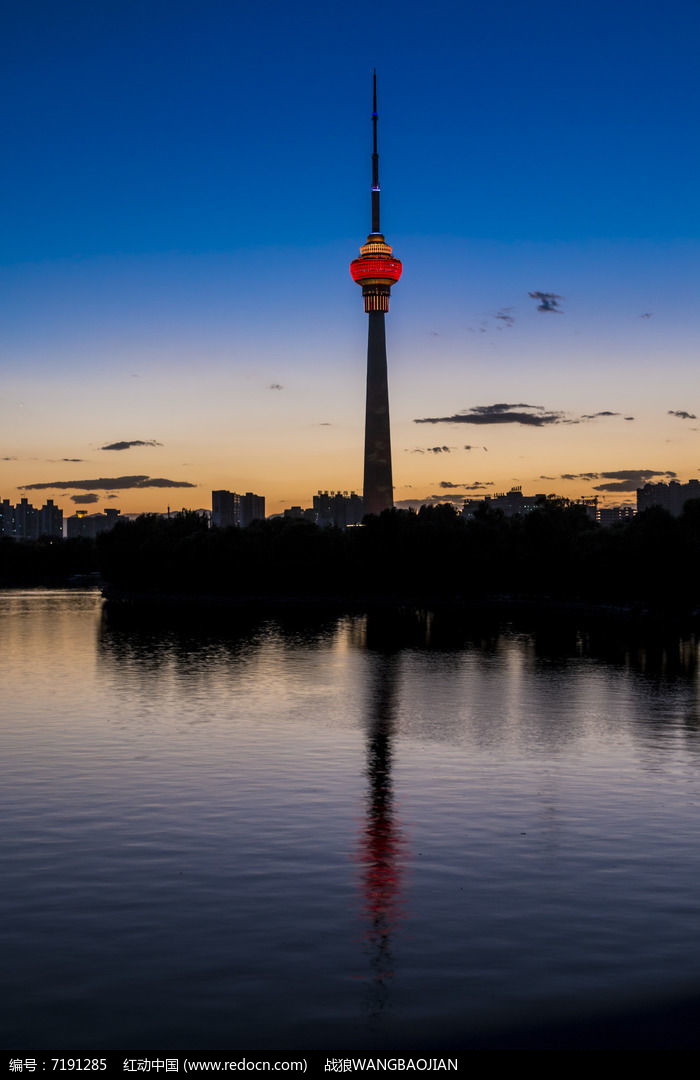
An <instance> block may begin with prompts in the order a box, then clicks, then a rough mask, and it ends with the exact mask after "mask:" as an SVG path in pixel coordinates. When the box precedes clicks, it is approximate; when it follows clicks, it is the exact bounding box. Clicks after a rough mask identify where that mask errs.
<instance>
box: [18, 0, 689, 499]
mask: <svg viewBox="0 0 700 1080" xmlns="http://www.w3.org/2000/svg"><path fill="white" fill-rule="evenodd" d="M699 48H700V0H669V2H667V3H664V4H661V3H658V2H654V3H645V2H644V0H636V2H635V3H628V2H627V0H612V2H611V0H607V2H606V3H602V2H599V0H591V2H589V3H586V4H585V5H570V4H554V3H549V2H547V0H545V2H543V3H540V4H538V5H532V4H530V3H525V2H524V0H523V2H521V0H513V2H506V3H501V4H495V5H492V6H490V7H488V8H487V7H486V6H484V5H477V4H469V3H464V2H460V3H453V2H450V0H436V2H434V3H433V4H432V5H431V6H430V7H428V6H427V5H425V4H423V3H421V4H417V3H414V2H412V0H402V2H401V3H397V2H395V0H383V2H382V3H374V4H373V3H368V2H366V0H355V2H353V3H352V4H338V3H332V2H330V3H329V2H328V0H326V2H324V3H317V2H316V0H311V2H309V3H305V4H304V5H296V4H290V3H288V2H287V0H286V2H280V0H270V2H268V3H265V4H257V5H252V4H249V3H245V4H244V3H242V2H239V0H227V2H223V0H197V2H196V3H195V2H190V0H99V2H98V3H94V0H91V2H89V3H88V2H83V0H64V2H63V3H61V4H56V3H55V0H25V2H24V3H22V4H14V5H5V6H4V9H3V14H2V16H0V83H2V87H1V89H2V93H1V94H0V100H1V101H2V102H3V106H2V108H3V118H2V126H3V143H4V147H5V150H6V163H5V166H4V168H3V170H2V172H1V173H0V196H1V197H0V206H1V207H2V215H3V218H4V221H3V227H2V230H1V236H0V284H1V289H0V328H1V329H0V366H1V370H2V380H1V381H2V387H3V395H2V398H3V400H2V424H1V425H0V498H9V499H10V500H11V501H13V502H15V501H18V499H19V498H20V497H22V496H26V497H28V498H29V500H30V502H34V504H35V505H41V504H42V503H43V502H44V501H45V499H46V498H53V499H54V501H55V502H57V503H58V505H59V506H62V507H63V508H64V512H65V513H67V514H70V513H73V512H74V511H75V510H76V509H81V508H86V509H88V510H103V509H104V508H105V507H110V506H111V507H117V508H119V509H120V510H121V511H122V513H136V512H143V511H163V510H165V509H166V508H167V507H168V506H171V507H173V508H180V507H182V506H185V507H189V508H199V507H207V506H210V505H211V491H212V489H217V488H226V489H229V490H232V491H239V492H245V491H254V492H257V493H259V494H262V495H265V496H266V499H267V512H268V513H278V512H280V511H281V510H282V509H283V508H284V507H287V506H292V505H302V506H310V505H311V500H312V496H313V494H314V493H315V492H316V491H318V490H319V489H321V490H348V491H350V490H355V491H360V490H361V486H362V455H363V428H364V393H365V385H364V380H365V365H366V336H367V318H366V316H365V314H364V311H363V305H362V298H361V291H360V289H359V288H358V287H357V286H356V285H355V284H354V283H353V281H352V279H351V278H350V274H349V269H348V267H349V263H350V260H351V259H352V258H354V257H355V256H356V255H357V254H358V251H359V246H360V244H362V243H363V242H364V241H365V239H366V235H367V232H368V231H369V228H370V178H371V172H370V169H371V160H370V154H371V119H370V117H371V80H372V70H373V69H374V68H375V67H376V70H377V83H378V95H379V103H378V104H379V150H380V181H381V187H382V228H383V231H384V233H385V236H386V238H387V240H388V242H389V243H390V244H392V246H393V249H394V253H395V255H397V256H398V257H399V258H400V259H401V260H402V261H403V265H404V272H403V276H402V279H401V281H400V282H399V283H398V284H397V285H396V286H395V288H394V289H393V290H392V298H391V310H390V313H389V315H388V316H387V349H388V361H389V391H390V403H391V417H392V446H393V468H394V485H395V500H396V503H397V505H407V504H408V502H410V501H413V502H421V501H436V500H443V499H453V500H455V499H456V500H458V501H460V502H461V500H462V498H464V496H465V495H483V494H489V493H497V492H499V491H504V490H508V489H509V488H510V487H511V486H512V485H520V486H522V489H523V491H524V492H526V493H527V494H531V493H537V492H542V493H546V494H548V493H558V494H561V495H566V496H569V497H571V498H580V497H583V496H588V497H590V496H594V495H597V496H598V497H599V498H600V500H601V502H602V504H603V505H617V504H620V503H629V502H633V501H634V493H635V490H636V488H637V487H638V486H639V485H640V484H641V483H643V482H645V481H646V480H668V479H671V478H674V477H676V478H678V479H679V480H681V481H683V482H685V481H687V480H688V479H690V478H693V477H700V419H699V417H700V391H699V390H698V385H697V384H698V379H697V374H696V371H697V367H698V352H699V345H700V305H699V304H698V298H699V296H700V220H699V216H698V205H699V200H700V186H699V185H698V175H699V173H700V168H699V167H700V140H699V139H698V124H699V119H698V118H699V117H700V74H699V73H698V65H697V55H698V51H699Z"/></svg>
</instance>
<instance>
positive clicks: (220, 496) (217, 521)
mask: <svg viewBox="0 0 700 1080" xmlns="http://www.w3.org/2000/svg"><path fill="white" fill-rule="evenodd" d="M258 520H259V521H264V520H265V496H264V495H255V494H254V493H253V492H252V491H246V493H245V495H239V494H238V492H236V491H224V490H221V491H212V493H211V523H212V525H216V526H218V527H219V528H221V529H225V528H228V527H230V526H231V525H236V526H240V527H241V528H243V529H245V528H246V526H248V525H250V523H251V521H258Z"/></svg>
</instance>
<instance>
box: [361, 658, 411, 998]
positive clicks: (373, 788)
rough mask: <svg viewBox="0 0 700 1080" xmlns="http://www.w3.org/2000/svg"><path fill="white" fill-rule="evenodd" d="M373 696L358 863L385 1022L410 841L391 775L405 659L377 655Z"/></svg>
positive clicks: (374, 981)
mask: <svg viewBox="0 0 700 1080" xmlns="http://www.w3.org/2000/svg"><path fill="white" fill-rule="evenodd" d="M372 659H373V660H374V665H373V667H374V670H373V674H372V678H371V680H370V682H369V686H368V696H367V713H366V717H367V794H366V812H365V821H364V827H363V830H362V832H361V834H360V843H359V852H358V860H359V863H360V866H361V868H362V869H361V888H362V900H363V902H362V912H363V917H364V920H365V925H366V927H367V929H366V937H365V940H366V944H367V951H368V955H369V962H370V966H371V975H370V992H369V1003H368V1005H369V1014H370V1017H374V1018H377V1019H378V1018H379V1016H380V1015H381V1014H382V1013H383V1012H384V1010H385V1009H386V1007H387V1004H388V996H389V985H390V981H391V979H392V977H393V975H394V959H393V953H392V939H393V936H394V934H395V931H396V929H397V925H398V923H399V921H400V920H401V919H402V917H403V910H402V897H401V888H402V864H404V863H405V855H406V842H405V839H404V838H403V835H402V831H401V828H400V826H399V824H398V822H397V820H396V817H395V813H394V790H393V783H392V776H391V765H392V739H393V736H394V732H395V725H396V715H395V714H396V697H397V683H398V676H399V657H398V656H397V655H393V656H387V655H381V654H376V653H375V654H374V656H373V657H372Z"/></svg>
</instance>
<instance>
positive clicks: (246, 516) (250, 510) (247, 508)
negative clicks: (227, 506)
mask: <svg viewBox="0 0 700 1080" xmlns="http://www.w3.org/2000/svg"><path fill="white" fill-rule="evenodd" d="M264 520H265V496H264V495H255V494H254V493H253V492H252V491H246V493H245V495H241V528H243V529H245V528H247V526H248V525H250V524H251V522H253V521H264Z"/></svg>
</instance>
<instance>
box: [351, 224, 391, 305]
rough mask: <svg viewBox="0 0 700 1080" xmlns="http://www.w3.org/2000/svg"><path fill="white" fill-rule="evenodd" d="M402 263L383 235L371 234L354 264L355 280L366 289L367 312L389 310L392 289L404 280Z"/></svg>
mask: <svg viewBox="0 0 700 1080" xmlns="http://www.w3.org/2000/svg"><path fill="white" fill-rule="evenodd" d="M402 270H403V267H402V265H401V260H400V259H397V258H396V257H395V256H394V255H392V251H391V245H390V244H387V242H386V240H385V239H384V237H383V236H382V234H381V233H370V234H369V236H368V237H367V243H366V244H363V245H362V247H361V248H360V254H359V256H358V257H357V258H356V259H353V260H352V262H351V263H350V273H351V274H352V277H353V280H354V281H356V282H357V284H358V285H361V286H362V295H363V297H364V299H365V311H388V310H389V295H390V291H391V286H392V285H395V284H396V282H397V281H398V280H399V278H400V277H401V271H402Z"/></svg>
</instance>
